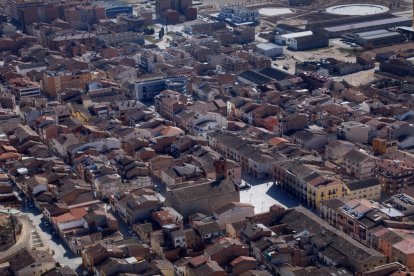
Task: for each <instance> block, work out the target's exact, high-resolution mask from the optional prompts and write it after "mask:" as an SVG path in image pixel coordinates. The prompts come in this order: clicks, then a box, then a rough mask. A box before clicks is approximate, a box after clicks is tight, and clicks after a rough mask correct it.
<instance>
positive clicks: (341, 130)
mask: <svg viewBox="0 0 414 276" xmlns="http://www.w3.org/2000/svg"><path fill="white" fill-rule="evenodd" d="M371 131H372V130H371V127H370V126H367V125H365V124H362V123H360V122H355V121H349V122H343V123H342V124H341V125H340V126H339V127H338V129H337V135H338V136H339V137H341V138H342V139H345V140H348V141H351V142H359V143H363V144H365V143H367V142H368V140H369V138H370V134H371Z"/></svg>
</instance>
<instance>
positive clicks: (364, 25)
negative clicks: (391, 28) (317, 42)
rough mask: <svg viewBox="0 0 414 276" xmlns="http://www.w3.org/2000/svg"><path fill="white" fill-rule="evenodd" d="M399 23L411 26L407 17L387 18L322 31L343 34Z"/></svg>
mask: <svg viewBox="0 0 414 276" xmlns="http://www.w3.org/2000/svg"><path fill="white" fill-rule="evenodd" d="M401 22H409V23H410V24H411V22H412V20H411V19H409V18H408V17H396V18H387V19H381V20H374V21H368V22H361V23H355V24H346V25H340V26H334V27H327V28H324V30H325V31H328V32H345V31H351V30H355V29H361V28H367V27H371V26H381V25H386V24H397V23H401Z"/></svg>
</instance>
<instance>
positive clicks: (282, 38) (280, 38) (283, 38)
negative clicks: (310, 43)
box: [275, 31, 313, 45]
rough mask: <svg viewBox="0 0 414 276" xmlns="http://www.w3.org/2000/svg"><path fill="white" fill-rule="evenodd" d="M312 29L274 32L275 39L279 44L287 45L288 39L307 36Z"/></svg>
mask: <svg viewBox="0 0 414 276" xmlns="http://www.w3.org/2000/svg"><path fill="white" fill-rule="evenodd" d="M312 34H313V32H312V31H302V32H295V33H288V34H276V37H275V41H276V43H278V44H281V45H289V43H290V41H291V40H292V39H295V38H299V37H307V36H310V35H312Z"/></svg>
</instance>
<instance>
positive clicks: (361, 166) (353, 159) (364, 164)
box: [344, 149, 376, 179]
mask: <svg viewBox="0 0 414 276" xmlns="http://www.w3.org/2000/svg"><path fill="white" fill-rule="evenodd" d="M375 162H376V158H375V157H374V156H372V155H370V154H368V153H367V152H366V151H364V150H357V149H351V150H350V151H349V152H348V153H347V154H345V156H344V165H345V171H346V173H347V174H350V175H352V176H355V177H356V178H358V179H364V178H369V177H371V176H373V175H374V167H375Z"/></svg>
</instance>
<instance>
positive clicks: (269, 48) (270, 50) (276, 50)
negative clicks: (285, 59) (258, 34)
mask: <svg viewBox="0 0 414 276" xmlns="http://www.w3.org/2000/svg"><path fill="white" fill-rule="evenodd" d="M256 52H257V53H259V54H261V55H264V56H267V57H277V56H281V55H283V47H280V46H277V45H275V44H273V43H260V44H257V45H256Z"/></svg>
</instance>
